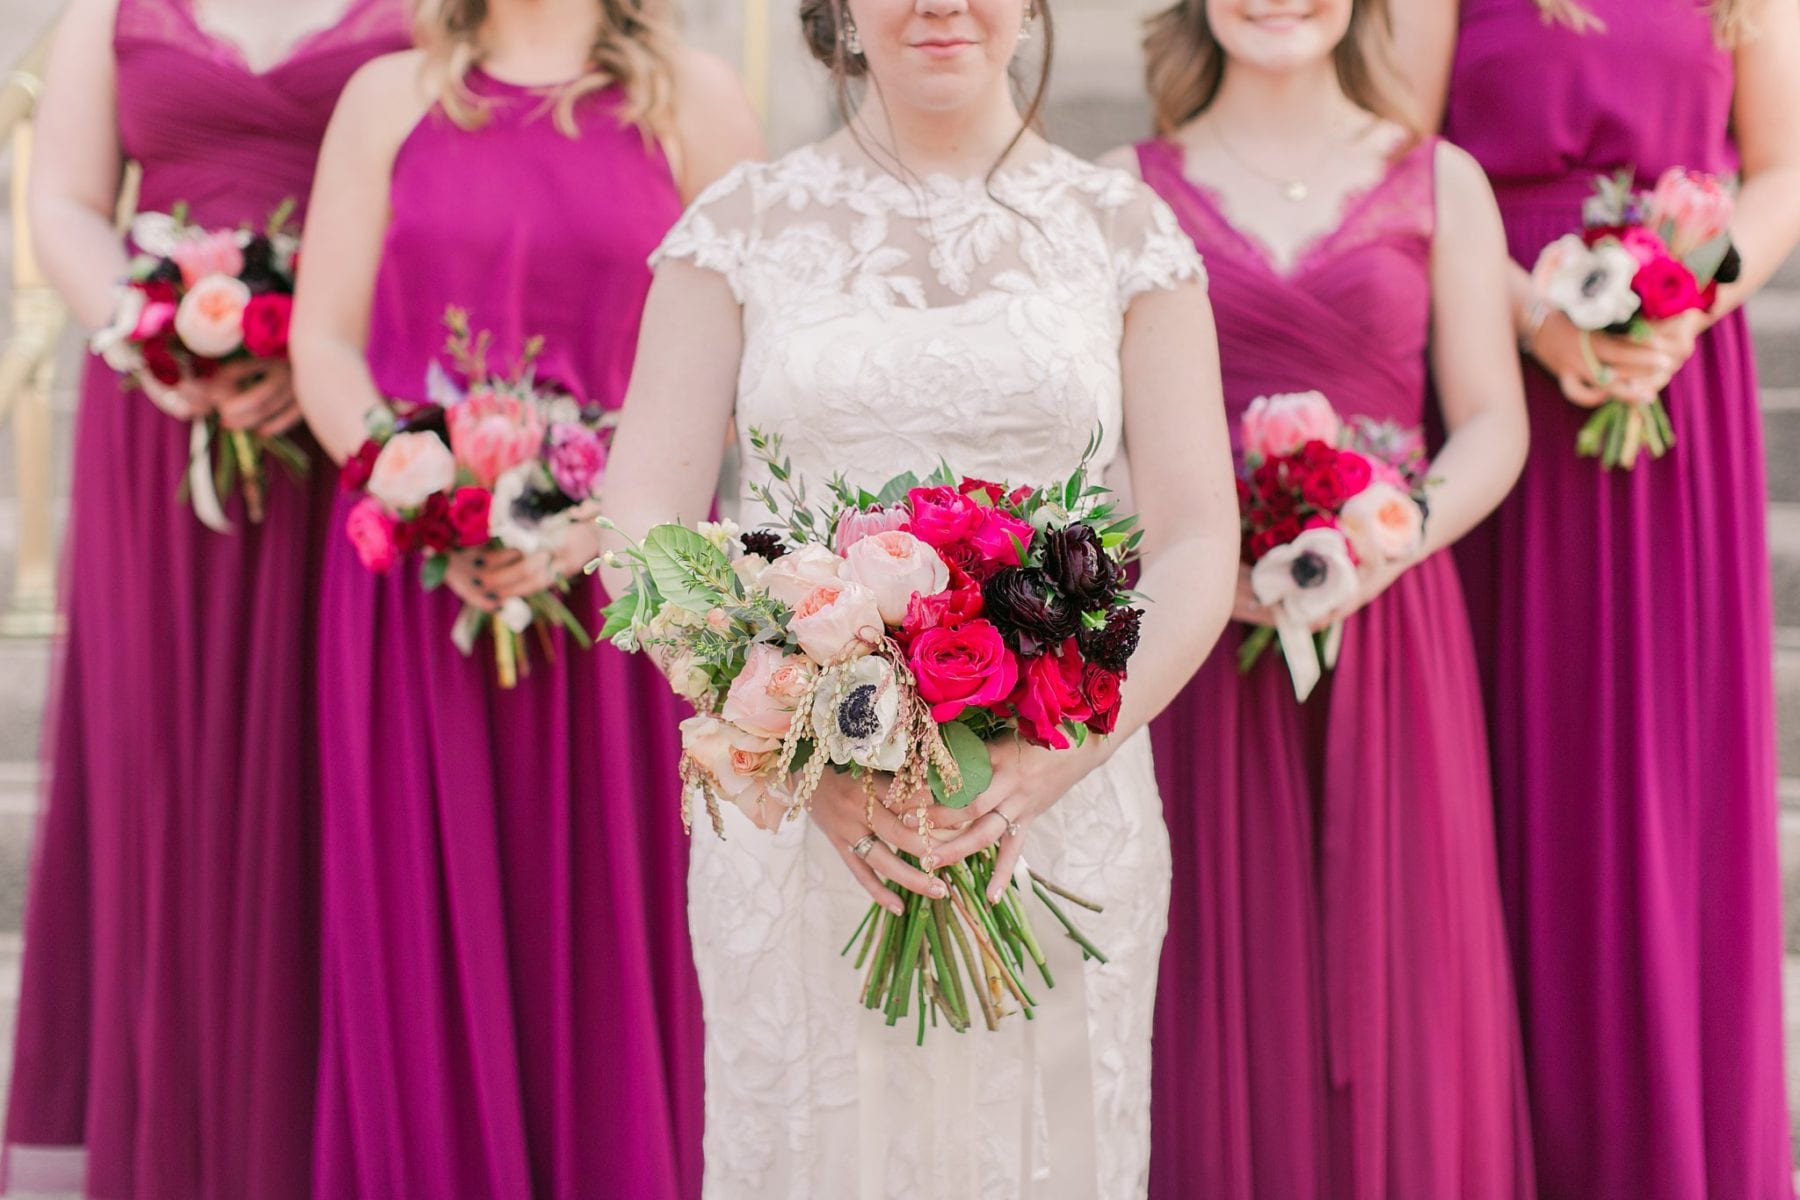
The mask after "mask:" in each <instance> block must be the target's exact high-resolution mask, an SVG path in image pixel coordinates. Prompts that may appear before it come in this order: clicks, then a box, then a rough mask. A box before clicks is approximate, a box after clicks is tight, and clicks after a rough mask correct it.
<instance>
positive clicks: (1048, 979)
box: [1003, 887, 1056, 987]
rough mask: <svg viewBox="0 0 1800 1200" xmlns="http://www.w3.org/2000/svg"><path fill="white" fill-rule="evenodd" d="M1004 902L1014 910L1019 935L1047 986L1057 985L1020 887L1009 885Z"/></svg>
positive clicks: (1014, 919)
mask: <svg viewBox="0 0 1800 1200" xmlns="http://www.w3.org/2000/svg"><path fill="white" fill-rule="evenodd" d="M1003 902H1004V903H1005V904H1006V905H1007V907H1009V908H1010V909H1011V910H1012V914H1013V921H1014V922H1015V923H1017V925H1018V927H1019V936H1020V937H1021V938H1023V939H1024V941H1025V949H1026V950H1027V951H1029V952H1030V954H1031V961H1032V962H1034V963H1036V964H1037V969H1038V974H1040V975H1042V976H1043V977H1044V986H1045V987H1055V986H1056V980H1055V979H1054V978H1053V977H1052V976H1051V974H1050V964H1049V963H1048V962H1046V961H1044V949H1043V947H1042V946H1039V945H1038V940H1037V937H1036V935H1035V934H1034V933H1033V932H1032V928H1031V920H1030V918H1028V917H1027V916H1026V915H1025V905H1024V903H1023V901H1022V900H1021V898H1020V896H1019V889H1018V888H1016V887H1008V888H1007V889H1006V895H1005V897H1004V898H1003Z"/></svg>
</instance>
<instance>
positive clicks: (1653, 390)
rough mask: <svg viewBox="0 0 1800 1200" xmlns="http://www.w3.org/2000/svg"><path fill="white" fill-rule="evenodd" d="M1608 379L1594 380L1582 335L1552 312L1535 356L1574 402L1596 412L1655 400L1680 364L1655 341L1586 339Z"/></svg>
mask: <svg viewBox="0 0 1800 1200" xmlns="http://www.w3.org/2000/svg"><path fill="white" fill-rule="evenodd" d="M1586 336H1587V338H1588V342H1589V345H1590V346H1591V348H1592V350H1593V355H1594V358H1595V359H1596V360H1598V361H1599V363H1600V365H1601V367H1602V368H1603V371H1604V373H1605V375H1606V378H1605V379H1596V378H1594V374H1593V370H1592V365H1591V364H1590V363H1589V361H1588V357H1587V355H1586V354H1585V353H1583V351H1582V348H1581V340H1582V337H1583V334H1582V331H1581V330H1579V329H1577V328H1575V326H1574V325H1573V324H1572V323H1571V322H1570V321H1569V318H1568V317H1566V316H1564V315H1563V314H1562V313H1560V312H1552V313H1551V314H1550V315H1549V316H1547V317H1545V318H1544V324H1543V326H1542V327H1541V328H1539V330H1538V331H1537V333H1536V335H1535V336H1533V337H1532V339H1531V344H1530V349H1531V356H1532V357H1533V358H1534V359H1536V360H1537V362H1538V365H1540V366H1541V367H1543V368H1544V370H1545V371H1547V372H1549V374H1550V376H1551V378H1553V379H1555V380H1556V382H1557V386H1559V387H1560V388H1562V394H1563V396H1564V397H1566V398H1567V399H1568V401H1569V402H1570V403H1571V404H1576V405H1579V406H1580V407H1582V408H1597V407H1599V406H1600V405H1602V404H1604V403H1606V401H1608V400H1613V399H1618V400H1636V401H1639V402H1647V401H1650V400H1653V399H1655V398H1656V395H1657V393H1658V392H1660V391H1662V389H1663V386H1664V385H1665V384H1667V383H1668V381H1669V376H1670V375H1672V374H1674V372H1675V368H1676V367H1677V366H1678V365H1679V363H1678V362H1677V361H1676V360H1675V359H1674V358H1673V357H1672V356H1671V355H1670V354H1669V353H1668V352H1667V351H1666V350H1664V349H1661V348H1659V347H1657V346H1656V345H1655V344H1654V343H1639V342H1634V341H1632V340H1631V339H1629V338H1622V337H1614V336H1613V335H1612V334H1607V333H1594V334H1588V335H1586Z"/></svg>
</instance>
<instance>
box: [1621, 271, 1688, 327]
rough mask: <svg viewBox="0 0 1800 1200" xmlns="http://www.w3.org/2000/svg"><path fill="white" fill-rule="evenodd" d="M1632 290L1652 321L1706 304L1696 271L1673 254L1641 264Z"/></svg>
mask: <svg viewBox="0 0 1800 1200" xmlns="http://www.w3.org/2000/svg"><path fill="white" fill-rule="evenodd" d="M1631 290H1632V291H1634V292H1636V293H1637V296H1638V299H1639V300H1640V301H1642V302H1643V308H1644V316H1645V317H1646V318H1647V319H1649V320H1652V321H1661V320H1665V319H1666V318H1669V317H1678V316H1680V315H1681V314H1682V313H1684V312H1694V311H1696V310H1699V309H1704V308H1705V307H1706V300H1705V298H1704V297H1703V296H1702V295H1701V292H1700V284H1699V282H1698V281H1697V280H1696V279H1695V278H1694V273H1693V272H1692V271H1690V270H1688V269H1687V268H1686V267H1685V266H1683V265H1682V264H1681V263H1679V262H1677V261H1676V260H1675V259H1673V258H1659V259H1657V260H1656V261H1655V262H1651V263H1646V264H1644V265H1643V266H1642V267H1639V268H1638V273H1637V275H1636V277H1635V278H1633V279H1632V281H1631Z"/></svg>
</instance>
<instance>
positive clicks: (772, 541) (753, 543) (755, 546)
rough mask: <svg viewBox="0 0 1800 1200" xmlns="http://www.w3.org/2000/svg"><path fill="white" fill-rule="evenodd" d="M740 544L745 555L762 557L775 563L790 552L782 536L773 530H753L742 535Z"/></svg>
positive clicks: (739, 540)
mask: <svg viewBox="0 0 1800 1200" xmlns="http://www.w3.org/2000/svg"><path fill="white" fill-rule="evenodd" d="M738 542H739V543H740V544H741V545H742V546H743V547H744V553H745V554H758V555H761V556H762V557H763V558H764V559H765V560H766V561H768V562H774V561H775V560H776V559H778V558H780V557H781V556H782V555H784V554H786V553H787V552H788V548H787V546H786V545H784V544H783V543H782V540H781V535H780V534H779V533H776V532H775V531H774V530H772V529H752V530H751V531H750V532H749V533H740V534H738Z"/></svg>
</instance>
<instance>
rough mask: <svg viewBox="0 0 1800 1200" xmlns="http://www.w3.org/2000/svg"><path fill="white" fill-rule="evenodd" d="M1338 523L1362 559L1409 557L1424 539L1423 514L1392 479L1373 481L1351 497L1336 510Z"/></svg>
mask: <svg viewBox="0 0 1800 1200" xmlns="http://www.w3.org/2000/svg"><path fill="white" fill-rule="evenodd" d="M1338 527H1339V528H1340V529H1342V530H1343V531H1344V536H1346V537H1348V538H1349V539H1350V545H1351V547H1352V548H1353V549H1354V550H1355V551H1356V556H1357V557H1358V558H1360V559H1362V560H1363V561H1364V562H1379V561H1382V560H1384V559H1385V560H1387V561H1389V562H1394V561H1398V560H1401V559H1406V558H1411V557H1412V556H1413V555H1415V554H1417V553H1418V552H1419V546H1420V543H1422V542H1423V541H1424V539H1425V514H1424V513H1423V512H1421V511H1420V510H1419V505H1418V503H1417V502H1416V501H1414V500H1413V498H1412V497H1411V496H1409V495H1407V494H1406V493H1405V492H1403V491H1401V490H1400V489H1399V488H1397V487H1395V486H1394V485H1393V484H1391V483H1382V482H1376V483H1371V484H1370V485H1369V486H1368V487H1366V488H1364V489H1363V490H1362V491H1360V492H1358V493H1357V494H1356V495H1354V496H1352V497H1350V499H1349V500H1347V501H1346V502H1345V503H1344V507H1343V508H1342V509H1341V510H1339V512H1338Z"/></svg>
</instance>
